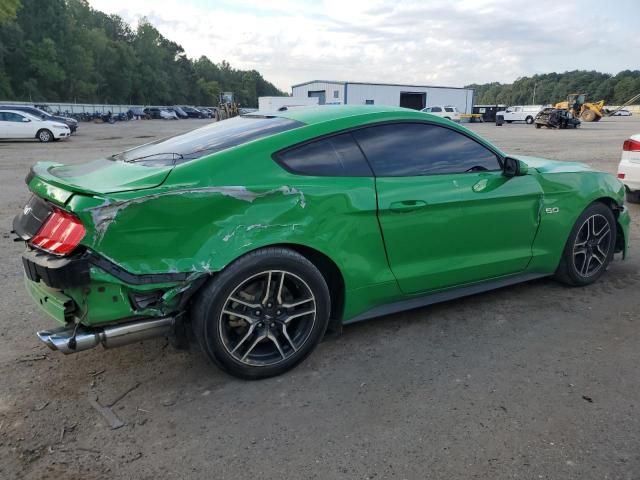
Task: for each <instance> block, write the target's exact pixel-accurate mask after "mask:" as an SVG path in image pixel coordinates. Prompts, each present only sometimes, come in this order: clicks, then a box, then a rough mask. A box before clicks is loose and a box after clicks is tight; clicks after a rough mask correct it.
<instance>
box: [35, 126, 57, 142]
mask: <svg viewBox="0 0 640 480" xmlns="http://www.w3.org/2000/svg"><path fill="white" fill-rule="evenodd" d="M36 138H37V139H38V140H40V141H41V142H52V141H53V133H51V131H50V130H47V129H46V128H43V129H42V130H39V131H38V133H37V134H36Z"/></svg>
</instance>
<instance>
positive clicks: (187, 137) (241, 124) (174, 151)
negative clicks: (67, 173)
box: [111, 116, 302, 166]
mask: <svg viewBox="0 0 640 480" xmlns="http://www.w3.org/2000/svg"><path fill="white" fill-rule="evenodd" d="M301 125H302V123H300V122H297V121H295V120H289V119H288V118H281V117H263V116H242V117H235V118H231V119H229V120H222V121H220V122H215V123H212V124H211V125H207V126H206V127H202V128H199V129H197V130H193V131H191V132H187V133H183V134H180V135H176V136H174V137H169V138H163V139H160V140H157V141H155V142H152V143H147V144H145V145H142V146H140V147H136V148H132V149H131V150H127V151H125V152H122V153H118V154H116V155H113V156H112V157H111V158H112V159H113V160H121V161H124V162H135V163H139V164H142V165H153V166H161V165H175V164H177V163H182V162H186V161H189V160H195V159H197V158H201V157H204V156H205V155H210V154H212V153H216V152H220V151H222V150H226V149H227V148H231V147H236V146H238V145H242V144H243V143H247V142H250V141H252V140H257V139H259V138H264V137H268V136H270V135H274V134H276V133H280V132H285V131H287V130H291V129H293V128H297V127H299V126H301Z"/></svg>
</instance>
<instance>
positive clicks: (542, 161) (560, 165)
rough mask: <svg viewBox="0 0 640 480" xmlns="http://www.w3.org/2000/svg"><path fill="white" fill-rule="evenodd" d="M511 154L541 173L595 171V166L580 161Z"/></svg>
mask: <svg viewBox="0 0 640 480" xmlns="http://www.w3.org/2000/svg"><path fill="white" fill-rule="evenodd" d="M509 156H510V157H512V158H515V159H517V160H521V161H523V162H524V163H526V164H527V166H528V167H529V168H535V169H536V170H537V171H538V172H540V173H575V172H593V171H594V170H593V168H591V167H590V166H589V165H587V164H585V163H580V162H559V161H557V160H549V159H547V158H540V157H529V156H526V155H509Z"/></svg>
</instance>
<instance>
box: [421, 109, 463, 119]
mask: <svg viewBox="0 0 640 480" xmlns="http://www.w3.org/2000/svg"><path fill="white" fill-rule="evenodd" d="M422 111H423V112H426V113H430V114H431V115H435V116H437V117H442V118H446V119H447V120H452V121H454V122H459V121H460V112H458V109H457V108H456V107H454V106H452V105H434V106H432V107H427V108H423V109H422Z"/></svg>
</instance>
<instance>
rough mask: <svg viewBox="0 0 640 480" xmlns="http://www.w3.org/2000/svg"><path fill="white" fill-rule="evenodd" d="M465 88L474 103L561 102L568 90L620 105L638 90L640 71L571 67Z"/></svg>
mask: <svg viewBox="0 0 640 480" xmlns="http://www.w3.org/2000/svg"><path fill="white" fill-rule="evenodd" d="M467 87H468V88H473V89H474V90H475V99H474V103H475V104H476V105H493V104H501V103H504V104H507V105H523V104H524V105H526V104H539V105H543V104H548V103H556V102H559V101H562V100H564V99H566V97H567V95H568V94H570V93H586V95H587V101H596V102H597V101H599V100H604V101H605V102H606V103H607V104H609V105H622V104H623V103H624V102H626V101H627V100H629V99H630V98H631V97H633V96H634V95H637V94H639V93H640V71H638V70H633V71H632V70H624V71H622V72H620V73H618V74H617V75H609V74H607V73H600V72H595V71H585V70H574V71H572V72H564V73H546V74H543V75H534V76H533V77H522V78H519V79H517V80H516V81H515V82H513V83H510V84H502V83H497V82H494V83H485V84H483V85H477V84H473V85H467ZM534 90H535V99H534ZM638 103H640V102H638Z"/></svg>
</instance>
